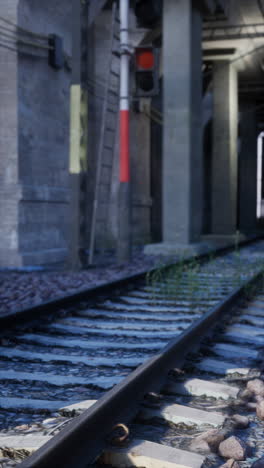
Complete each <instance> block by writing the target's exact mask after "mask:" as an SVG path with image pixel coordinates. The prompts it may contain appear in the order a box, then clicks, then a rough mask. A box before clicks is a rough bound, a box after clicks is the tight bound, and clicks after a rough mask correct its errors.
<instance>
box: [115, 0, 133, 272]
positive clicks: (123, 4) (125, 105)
mask: <svg viewBox="0 0 264 468" xmlns="http://www.w3.org/2000/svg"><path fill="white" fill-rule="evenodd" d="M128 21H129V0H120V41H121V60H120V179H119V182H120V185H119V234H118V249H117V254H118V262H119V263H124V262H128V261H129V260H130V258H131V197H130V161H129V62H130V47H129V34H128Z"/></svg>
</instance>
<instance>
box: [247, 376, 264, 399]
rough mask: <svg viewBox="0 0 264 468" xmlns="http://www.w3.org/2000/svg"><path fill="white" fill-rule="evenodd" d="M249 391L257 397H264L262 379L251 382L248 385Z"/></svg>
mask: <svg viewBox="0 0 264 468" xmlns="http://www.w3.org/2000/svg"><path fill="white" fill-rule="evenodd" d="M247 390H249V392H250V393H251V394H253V395H255V396H257V395H258V396H263V397H264V382H263V381H262V380H260V379H254V380H250V381H249V382H248V383H247Z"/></svg>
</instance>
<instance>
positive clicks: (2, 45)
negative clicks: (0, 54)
mask: <svg viewBox="0 0 264 468" xmlns="http://www.w3.org/2000/svg"><path fill="white" fill-rule="evenodd" d="M0 47H1V48H2V49H8V50H11V51H12V52H16V53H17V49H15V48H13V47H11V46H8V45H7V44H3V43H1V42H0Z"/></svg>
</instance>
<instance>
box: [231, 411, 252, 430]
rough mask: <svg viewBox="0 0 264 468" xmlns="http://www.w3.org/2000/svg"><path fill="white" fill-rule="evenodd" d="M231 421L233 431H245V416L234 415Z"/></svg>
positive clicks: (247, 423) (246, 424)
mask: <svg viewBox="0 0 264 468" xmlns="http://www.w3.org/2000/svg"><path fill="white" fill-rule="evenodd" d="M231 420H232V422H233V423H234V427H235V429H246V428H247V427H248V426H249V419H248V418H247V417H246V416H241V415H240V414H234V415H233V416H232V418H231Z"/></svg>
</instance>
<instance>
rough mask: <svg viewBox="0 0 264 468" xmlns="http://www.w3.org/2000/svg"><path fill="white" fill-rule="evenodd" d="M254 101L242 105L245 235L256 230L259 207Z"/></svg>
mask: <svg viewBox="0 0 264 468" xmlns="http://www.w3.org/2000/svg"><path fill="white" fill-rule="evenodd" d="M252 107H254V103H252V101H245V100H244V101H242V102H241V105H240V111H241V114H240V115H241V117H240V152H239V172H238V176H239V183H238V186H239V191H238V193H239V202H238V203H239V230H240V231H242V232H243V233H250V232H254V231H255V229H256V205H257V119H256V111H254V110H251V109H252Z"/></svg>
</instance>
